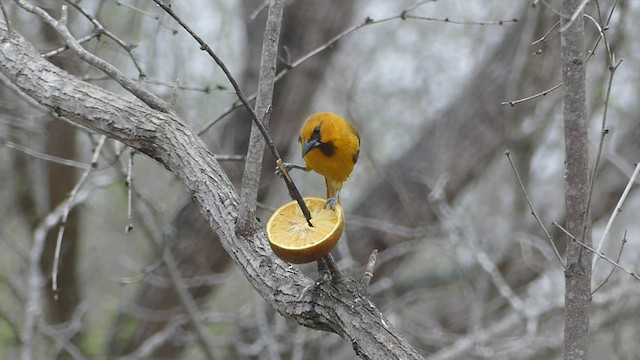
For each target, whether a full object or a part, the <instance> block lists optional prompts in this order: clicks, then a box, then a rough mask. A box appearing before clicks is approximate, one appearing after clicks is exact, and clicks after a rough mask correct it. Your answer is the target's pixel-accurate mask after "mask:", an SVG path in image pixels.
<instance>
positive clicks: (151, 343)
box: [120, 315, 189, 360]
mask: <svg viewBox="0 0 640 360" xmlns="http://www.w3.org/2000/svg"><path fill="white" fill-rule="evenodd" d="M188 321H189V319H188V318H187V317H186V316H184V315H182V316H174V317H172V318H171V320H170V321H169V322H167V324H166V325H165V326H164V328H163V329H162V330H160V331H157V332H156V333H154V334H153V336H150V337H149V338H148V339H146V340H145V341H144V342H143V343H142V344H140V346H138V348H137V349H136V350H135V351H133V352H132V353H130V354H128V355H127V356H125V357H123V358H120V360H142V359H149V358H151V355H153V353H154V352H155V351H156V350H157V349H159V348H160V347H161V346H163V345H164V344H166V343H167V342H168V341H169V340H170V339H171V337H173V336H175V334H176V332H177V331H178V330H179V329H180V327H181V326H182V325H184V324H186V323H187V322H188Z"/></svg>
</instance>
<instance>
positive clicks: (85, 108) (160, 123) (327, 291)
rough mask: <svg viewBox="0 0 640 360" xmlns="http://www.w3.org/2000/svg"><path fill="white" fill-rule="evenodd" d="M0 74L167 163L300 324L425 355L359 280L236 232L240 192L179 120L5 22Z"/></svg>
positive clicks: (260, 286) (232, 249)
mask: <svg viewBox="0 0 640 360" xmlns="http://www.w3.org/2000/svg"><path fill="white" fill-rule="evenodd" d="M0 38H2V39H3V41H2V47H1V50H0V71H1V72H2V73H3V74H4V75H5V76H6V77H7V78H8V79H9V80H10V81H11V82H12V83H13V84H14V85H15V86H16V87H17V88H18V89H20V91H22V92H24V93H25V94H27V95H29V96H30V97H32V98H33V99H35V100H36V101H37V102H39V103H40V104H42V105H43V106H46V107H48V108H49V109H51V110H53V111H54V112H55V113H57V114H58V115H60V116H62V117H65V118H67V119H69V120H70V121H72V122H75V123H78V124H82V125H84V126H86V127H88V128H89V129H92V130H94V131H97V132H99V133H102V134H105V135H107V136H108V137H110V138H113V139H116V140H119V141H121V142H123V143H124V144H126V145H128V146H131V147H133V148H135V149H137V150H138V151H140V152H142V153H145V154H147V155H148V156H150V157H152V158H154V159H156V160H157V161H159V162H160V163H162V164H163V165H164V166H165V167H166V168H167V169H168V170H169V171H171V172H172V173H173V174H174V175H175V176H176V177H177V178H178V179H179V180H180V181H181V182H182V183H183V184H184V185H185V187H186V188H187V189H188V190H189V192H190V193H191V198H192V200H193V202H194V203H195V204H196V206H197V207H198V209H199V210H200V213H201V214H202V215H203V217H204V218H205V220H206V221H207V223H208V224H209V226H210V227H211V229H213V230H214V231H215V232H216V233H217V234H218V236H219V237H220V240H221V242H222V244H223V246H224V248H225V249H226V251H227V252H228V253H229V255H230V256H231V258H232V259H233V260H234V262H235V263H236V264H237V265H238V266H239V268H240V269H241V270H242V271H243V273H244V275H245V276H246V277H247V279H248V280H249V281H250V282H251V284H252V285H253V286H254V288H255V289H256V290H257V291H258V293H259V294H260V295H261V296H262V297H263V298H264V299H265V300H266V301H267V302H268V303H269V304H270V305H271V306H273V307H274V308H275V309H276V310H278V312H280V313H281V314H282V315H284V316H285V317H287V318H289V319H292V320H294V321H296V322H298V323H300V324H302V325H305V326H308V327H312V328H316V329H322V330H329V331H332V332H335V333H337V334H338V335H340V336H342V337H343V338H345V339H346V340H347V341H349V342H350V343H351V344H352V345H353V348H354V350H355V351H356V353H357V354H358V355H359V356H360V357H362V358H365V359H389V358H401V359H417V358H421V356H420V355H419V354H418V353H417V352H416V351H415V350H414V349H413V348H411V346H409V344H408V343H407V342H406V340H405V339H404V338H403V337H402V336H401V335H400V334H399V333H398V331H397V330H396V329H395V328H394V327H393V326H392V325H391V324H390V323H389V321H388V320H386V319H385V318H384V317H383V316H382V314H381V313H380V311H379V310H378V309H377V308H376V307H375V306H374V305H373V304H372V303H371V301H370V300H369V299H368V297H367V295H366V293H367V292H366V290H365V289H364V288H363V287H362V286H361V285H360V284H359V283H357V282H356V281H354V280H351V279H347V280H345V281H344V282H338V283H330V282H320V283H315V282H314V281H313V280H311V279H310V278H308V277H306V276H305V275H304V274H302V273H301V272H299V271H297V270H296V269H294V268H292V267H291V266H289V264H286V263H285V262H283V261H281V260H280V259H278V258H276V257H275V256H274V255H273V253H272V252H271V250H270V248H269V245H268V243H267V240H266V237H265V233H264V231H263V230H262V226H261V225H260V224H259V223H258V222H257V221H253V223H252V224H251V225H252V228H253V230H254V231H252V232H250V233H248V234H247V235H240V234H237V233H236V227H235V221H236V218H237V213H238V209H239V203H238V194H237V192H236V191H235V189H234V188H233V186H232V184H231V182H230V181H229V179H228V177H227V176H226V174H225V173H224V172H223V171H222V169H221V167H220V165H219V163H218V162H217V161H216V160H215V158H214V156H213V154H211V152H210V151H209V150H208V149H207V148H206V146H205V145H204V143H203V142H202V141H201V140H200V139H199V138H198V137H197V136H196V135H195V134H194V132H193V131H191V130H190V129H188V128H187V127H186V125H185V124H184V123H183V122H182V121H181V120H180V119H179V118H178V117H177V116H176V115H175V114H171V113H163V112H160V111H156V110H153V109H150V108H148V107H146V106H143V105H140V104H136V103H133V102H131V101H128V100H126V99H124V98H122V97H120V96H118V95H116V94H114V93H112V92H109V91H106V90H104V89H101V88H99V87H96V86H93V85H91V84H87V83H85V82H82V81H80V80H79V79H77V78H75V77H73V76H71V75H70V74H68V73H66V72H64V71H63V70H61V69H59V68H57V67H55V66H54V65H52V64H50V63H49V62H47V61H46V60H44V59H43V58H42V57H41V56H40V54H39V53H38V51H37V50H36V49H35V48H34V47H33V46H32V45H31V44H30V43H29V42H27V41H26V40H25V39H24V38H23V37H22V36H21V35H19V34H17V33H16V34H15V35H13V36H10V35H9V34H8V32H7V27H6V24H5V23H4V22H0Z"/></svg>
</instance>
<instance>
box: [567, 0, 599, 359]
mask: <svg viewBox="0 0 640 360" xmlns="http://www.w3.org/2000/svg"><path fill="white" fill-rule="evenodd" d="M581 3H582V1H580V0H564V1H563V7H562V9H563V14H564V16H563V18H562V21H561V26H562V28H563V31H562V32H561V33H560V34H561V59H562V79H563V82H564V87H563V118H564V139H565V155H566V160H565V212H566V229H567V230H568V231H569V233H570V234H572V235H573V236H574V237H576V238H578V239H579V240H580V241H582V242H584V243H585V244H586V245H588V246H591V219H590V216H591V215H590V213H589V208H588V206H589V204H588V201H589V138H588V122H587V102H586V73H585V66H584V59H585V56H584V20H583V19H584V18H583V16H582V14H583V10H582V9H579V10H578V7H579V6H580V4H581ZM576 11H577V13H576ZM574 13H576V15H575V18H573V17H571V15H573V14H574ZM591 259H592V255H591V253H590V252H588V251H586V249H584V248H583V247H582V246H581V245H580V244H578V243H576V242H573V241H569V244H568V246H567V260H566V270H565V313H564V319H565V320H564V326H565V327H564V359H566V360H577V359H588V358H589V356H588V354H589V305H590V304H591Z"/></svg>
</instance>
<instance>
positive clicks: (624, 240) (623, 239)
mask: <svg viewBox="0 0 640 360" xmlns="http://www.w3.org/2000/svg"><path fill="white" fill-rule="evenodd" d="M626 243H627V230H625V231H624V235H623V236H622V243H621V244H620V251H618V258H617V259H616V262H617V263H620V258H622V250H623V249H624V245H625V244H626ZM615 271H616V268H615V267H612V268H611V271H610V272H609V275H607V277H606V278H604V281H603V282H602V283H601V284H600V285H598V286H597V287H596V288H595V289H594V290H593V291H591V295H593V294H595V293H596V292H597V291H598V290H600V288H602V287H603V286H604V284H606V283H607V282H609V279H610V278H611V275H613V273H614V272H615Z"/></svg>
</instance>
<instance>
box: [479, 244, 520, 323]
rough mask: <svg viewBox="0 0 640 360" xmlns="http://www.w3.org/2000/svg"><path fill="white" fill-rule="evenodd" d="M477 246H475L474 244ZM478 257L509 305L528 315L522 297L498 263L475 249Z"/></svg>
mask: <svg viewBox="0 0 640 360" xmlns="http://www.w3.org/2000/svg"><path fill="white" fill-rule="evenodd" d="M474 247H475V246H474ZM475 253H476V259H477V260H478V263H480V266H481V267H482V269H483V270H484V271H485V272H486V273H487V274H489V276H490V277H491V282H492V283H493V285H494V286H495V287H496V288H497V289H498V292H499V293H500V296H502V297H503V298H504V299H505V300H506V301H507V302H508V303H509V305H510V306H511V307H512V308H513V310H515V311H516V312H517V313H519V314H521V315H523V316H525V317H526V311H525V310H526V309H525V306H524V303H523V302H522V299H520V297H519V296H518V295H517V294H516V293H515V292H514V291H513V289H512V288H511V286H509V284H508V283H507V280H505V278H504V276H502V274H501V273H500V270H499V269H498V267H497V266H496V264H495V263H494V262H493V261H492V260H491V259H490V258H489V255H487V253H486V252H484V251H482V250H479V249H475Z"/></svg>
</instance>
